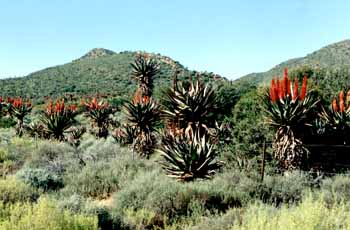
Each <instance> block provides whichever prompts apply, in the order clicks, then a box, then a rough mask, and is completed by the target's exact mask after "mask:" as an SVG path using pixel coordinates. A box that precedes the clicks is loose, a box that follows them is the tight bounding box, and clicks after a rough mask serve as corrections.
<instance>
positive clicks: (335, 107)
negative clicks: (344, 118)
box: [332, 98, 338, 112]
mask: <svg viewBox="0 0 350 230" xmlns="http://www.w3.org/2000/svg"><path fill="white" fill-rule="evenodd" d="M332 109H333V111H334V112H338V104H337V99H335V98H334V99H333V101H332Z"/></svg>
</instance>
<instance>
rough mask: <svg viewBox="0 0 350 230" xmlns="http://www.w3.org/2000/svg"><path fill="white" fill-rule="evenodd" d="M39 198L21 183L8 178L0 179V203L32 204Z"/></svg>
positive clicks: (36, 193)
mask: <svg viewBox="0 0 350 230" xmlns="http://www.w3.org/2000/svg"><path fill="white" fill-rule="evenodd" d="M38 197H39V193H38V192H37V191H36V190H35V189H34V188H32V187H30V186H29V185H27V184H24V183H23V182H20V181H17V180H16V179H15V178H13V177H10V178H7V179H0V203H3V204H7V203H16V202H25V201H28V202H32V201H35V200H36V199H37V198H38Z"/></svg>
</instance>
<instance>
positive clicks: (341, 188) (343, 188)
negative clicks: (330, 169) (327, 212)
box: [321, 175, 350, 203]
mask: <svg viewBox="0 0 350 230" xmlns="http://www.w3.org/2000/svg"><path fill="white" fill-rule="evenodd" d="M321 191H322V193H323V194H324V196H325V199H326V201H327V202H329V203H333V202H339V201H340V200H343V199H345V200H346V201H350V177H348V176H342V175H338V176H335V177H333V178H327V179H325V180H323V181H322V184H321Z"/></svg>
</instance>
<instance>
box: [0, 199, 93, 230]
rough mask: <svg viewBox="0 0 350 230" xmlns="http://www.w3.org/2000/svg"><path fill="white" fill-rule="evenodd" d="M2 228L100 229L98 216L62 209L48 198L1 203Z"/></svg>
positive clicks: (19, 229) (13, 229) (7, 229)
mask: <svg viewBox="0 0 350 230" xmlns="http://www.w3.org/2000/svg"><path fill="white" fill-rule="evenodd" d="M1 206H2V207H1V208H0V217H1V218H0V229H4V230H17V229H18V230H22V229H62V230H63V229H67V230H70V229H91V230H93V229H98V225H97V217H96V216H86V215H80V214H73V213H71V212H69V211H61V210H60V209H59V208H57V207H56V205H55V204H54V203H53V202H52V201H49V200H48V199H40V200H39V202H38V203H36V204H30V203H16V204H13V205H9V206H4V205H1Z"/></svg>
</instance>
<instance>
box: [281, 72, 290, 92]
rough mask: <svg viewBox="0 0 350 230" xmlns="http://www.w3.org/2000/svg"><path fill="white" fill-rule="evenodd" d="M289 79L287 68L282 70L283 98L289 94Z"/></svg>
mask: <svg viewBox="0 0 350 230" xmlns="http://www.w3.org/2000/svg"><path fill="white" fill-rule="evenodd" d="M288 82H289V78H288V70H287V68H284V69H283V84H284V89H283V90H284V96H286V95H289V94H290V89H289V84H288Z"/></svg>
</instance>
